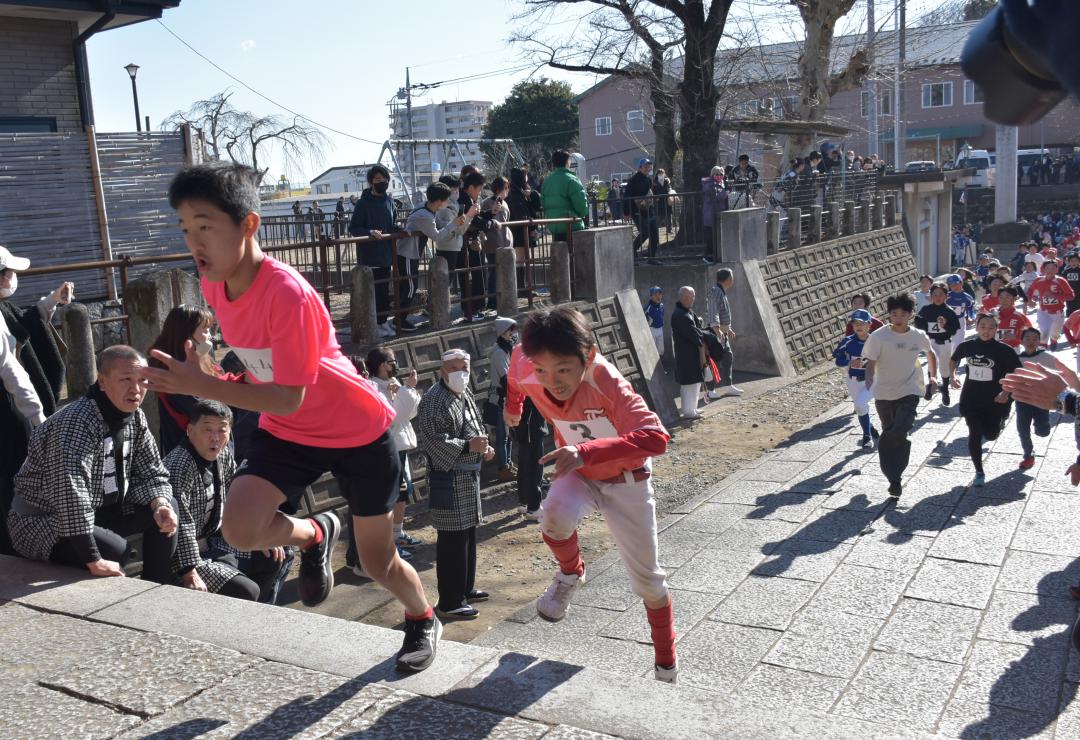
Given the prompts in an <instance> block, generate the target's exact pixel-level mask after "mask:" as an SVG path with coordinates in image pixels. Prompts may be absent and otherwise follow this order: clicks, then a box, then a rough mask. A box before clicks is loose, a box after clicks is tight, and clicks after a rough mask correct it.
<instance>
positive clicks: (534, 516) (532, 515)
mask: <svg viewBox="0 0 1080 740" xmlns="http://www.w3.org/2000/svg"><path fill="white" fill-rule="evenodd" d="M522 516H524V517H525V519H526V520H528V521H530V522H538V521H540V509H537V510H536V511H529V510H528V509H526V510H525V512H524V513H523V514H522Z"/></svg>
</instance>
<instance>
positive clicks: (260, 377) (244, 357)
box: [232, 347, 274, 383]
mask: <svg viewBox="0 0 1080 740" xmlns="http://www.w3.org/2000/svg"><path fill="white" fill-rule="evenodd" d="M232 350H233V352H235V353H236V356H237V357H239V358H240V361H241V362H243V363H244V368H245V369H246V370H247V371H248V372H249V373H251V376H252V377H253V378H255V380H257V381H259V382H260V383H273V382H274V362H273V352H272V351H271V350H270V349H248V348H247V347H233V348H232Z"/></svg>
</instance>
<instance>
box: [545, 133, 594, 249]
mask: <svg viewBox="0 0 1080 740" xmlns="http://www.w3.org/2000/svg"><path fill="white" fill-rule="evenodd" d="M569 162H570V152H568V151H566V150H564V149H559V150H558V151H556V152H555V153H554V154H552V155H551V163H552V164H553V165H554V166H555V169H554V170H553V171H552V172H551V174H549V175H548V176H547V177H546V178H544V184H543V185H542V186H541V188H540V199H541V203H542V204H543V206H544V218H567V217H569V216H577V219H578V220H577V221H575V222H574V224H573V230H574V231H581V230H582V229H584V228H585V222H584V221H583V220H582V219H584V218H585V217H586V216H587V215H588V213H589V205H588V203H587V202H586V198H585V187H584V186H583V185H582V184H581V180H579V179H578V176H577V175H575V174H574V173H573V172H571V171H570V169H569V168H568V167H567V165H568V164H569ZM548 230H549V231H551V235H552V236H554V237H556V238H561V237H565V236H566V224H548Z"/></svg>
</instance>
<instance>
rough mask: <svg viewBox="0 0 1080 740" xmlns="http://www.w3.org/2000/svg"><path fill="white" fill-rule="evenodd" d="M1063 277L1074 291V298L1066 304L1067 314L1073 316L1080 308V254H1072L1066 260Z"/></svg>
mask: <svg viewBox="0 0 1080 740" xmlns="http://www.w3.org/2000/svg"><path fill="white" fill-rule="evenodd" d="M1061 277H1063V278H1065V281H1066V282H1068V283H1069V287H1070V288H1072V289H1073V293H1074V294H1075V296H1076V297H1074V298H1073V299H1072V300H1071V301H1069V302H1068V303H1067V304H1065V312H1066V313H1067V314H1068V315H1069V316H1071V315H1072V314H1073V312H1074V311H1076V309H1078V308H1080V254H1077V253H1076V252H1070V253H1069V256H1068V257H1066V258H1065V268H1064V269H1063V270H1062V271H1061Z"/></svg>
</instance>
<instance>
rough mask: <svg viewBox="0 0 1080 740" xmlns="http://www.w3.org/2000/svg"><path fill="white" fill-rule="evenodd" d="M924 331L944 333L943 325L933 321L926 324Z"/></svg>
mask: <svg viewBox="0 0 1080 740" xmlns="http://www.w3.org/2000/svg"><path fill="white" fill-rule="evenodd" d="M926 333H927V334H944V333H945V327H944V326H942V325H941V324H939V323H938V322H936V321H935V322H934V323H932V324H927V325H926Z"/></svg>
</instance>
